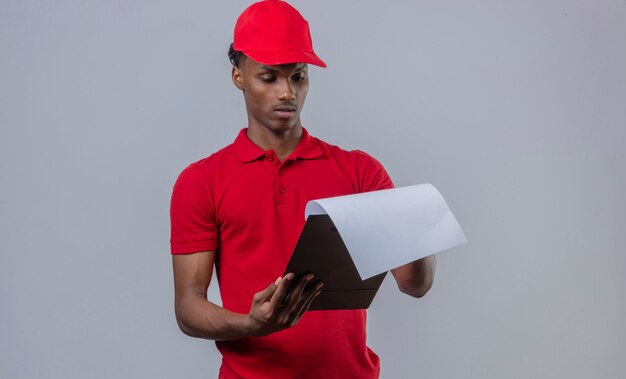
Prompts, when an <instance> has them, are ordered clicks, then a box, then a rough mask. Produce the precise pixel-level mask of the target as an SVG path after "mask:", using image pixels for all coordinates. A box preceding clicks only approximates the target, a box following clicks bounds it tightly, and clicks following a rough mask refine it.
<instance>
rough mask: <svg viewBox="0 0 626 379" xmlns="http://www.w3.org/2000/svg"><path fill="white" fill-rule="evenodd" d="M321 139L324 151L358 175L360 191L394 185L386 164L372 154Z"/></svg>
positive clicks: (343, 166) (341, 165) (320, 142)
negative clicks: (344, 147) (347, 148)
mask: <svg viewBox="0 0 626 379" xmlns="http://www.w3.org/2000/svg"><path fill="white" fill-rule="evenodd" d="M317 140H318V141H319V144H320V147H321V149H322V151H323V152H324V153H325V154H326V155H327V156H328V157H330V159H333V160H335V161H336V162H337V164H339V165H340V167H342V168H344V169H347V170H349V171H351V172H353V173H355V174H356V176H357V181H358V183H359V192H367V191H372V190H376V189H384V188H391V187H393V182H392V181H391V178H390V177H389V174H387V171H386V170H385V168H384V166H383V165H382V164H381V163H380V162H379V161H378V160H377V159H376V158H374V157H373V156H372V155H370V154H368V153H366V152H365V151H363V150H359V149H355V150H346V149H343V148H341V147H339V146H336V145H333V144H330V143H328V142H325V141H322V140H320V139H317Z"/></svg>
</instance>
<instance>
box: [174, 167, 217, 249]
mask: <svg viewBox="0 0 626 379" xmlns="http://www.w3.org/2000/svg"><path fill="white" fill-rule="evenodd" d="M202 173H203V172H202V171H201V170H199V169H198V167H195V166H194V165H190V166H189V167H187V168H186V169H185V170H183V172H181V174H180V175H179V176H178V179H177V180H176V183H175V184H174V189H173V191H172V199H171V202H170V222H171V239H170V245H171V253H172V254H187V253H197V252H200V251H214V250H216V249H217V245H218V227H217V224H216V222H215V208H214V206H213V204H212V202H211V196H210V191H209V190H210V188H209V185H208V182H207V180H206V177H203V175H202Z"/></svg>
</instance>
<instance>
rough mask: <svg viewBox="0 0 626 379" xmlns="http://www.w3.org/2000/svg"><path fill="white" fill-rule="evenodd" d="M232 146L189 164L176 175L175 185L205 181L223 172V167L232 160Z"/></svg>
mask: <svg viewBox="0 0 626 379" xmlns="http://www.w3.org/2000/svg"><path fill="white" fill-rule="evenodd" d="M233 155H234V151H233V145H232V144H231V145H228V146H225V147H223V148H222V149H220V150H218V151H216V152H214V153H213V154H211V155H209V156H207V157H205V158H202V159H199V160H197V161H195V162H192V163H190V164H189V165H188V166H187V167H185V168H184V169H183V170H182V171H181V172H180V174H179V175H178V179H177V183H178V182H181V181H192V182H197V181H206V180H208V179H210V178H211V177H215V173H216V172H218V171H220V170H223V169H224V166H225V165H227V164H228V162H229V161H230V160H232V159H233Z"/></svg>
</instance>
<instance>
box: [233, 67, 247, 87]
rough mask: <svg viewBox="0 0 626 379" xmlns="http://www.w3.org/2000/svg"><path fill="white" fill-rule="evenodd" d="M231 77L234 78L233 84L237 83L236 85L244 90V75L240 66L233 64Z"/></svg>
mask: <svg viewBox="0 0 626 379" xmlns="http://www.w3.org/2000/svg"><path fill="white" fill-rule="evenodd" d="M231 77H232V79H233V84H235V87H237V88H239V89H240V90H242V91H243V90H244V89H243V75H242V74H241V69H240V68H239V67H235V66H233V70H232V72H231Z"/></svg>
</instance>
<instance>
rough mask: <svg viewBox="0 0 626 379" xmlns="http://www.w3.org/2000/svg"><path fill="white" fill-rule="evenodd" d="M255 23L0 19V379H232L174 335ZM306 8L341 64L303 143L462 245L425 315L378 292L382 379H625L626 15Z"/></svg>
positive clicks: (137, 4) (240, 116)
mask: <svg viewBox="0 0 626 379" xmlns="http://www.w3.org/2000/svg"><path fill="white" fill-rule="evenodd" d="M247 4H248V2H244V1H240V0H237V1H233V0H229V1H221V2H214V1H164V0H161V1H145V0H142V1H139V0H137V1H121V0H115V1H70V0H59V1H43V0H38V1H25V0H19V1H18V0H0V49H1V50H0V127H1V129H0V170H1V171H0V174H1V186H0V233H1V238H0V341H2V342H1V343H0V377H2V378H183V377H185V378H215V377H216V373H217V368H218V366H219V355H218V353H217V351H216V350H215V348H214V346H213V344H212V342H209V341H204V340H196V339H192V338H189V337H186V336H184V335H183V334H182V333H181V332H180V331H179V330H178V328H177V326H176V322H175V319H174V312H173V291H172V287H173V286H172V275H171V258H170V255H169V250H168V249H169V247H168V242H169V216H168V209H169V196H170V194H171V186H172V184H173V182H174V180H175V178H176V176H177V174H178V172H179V171H180V170H182V169H183V168H184V167H185V166H186V165H187V164H188V163H190V162H192V161H195V160H197V159H200V158H202V157H204V156H207V155H209V154H210V153H212V152H213V151H215V150H217V149H219V148H220V147H222V146H224V145H226V144H228V143H230V142H231V141H232V140H233V139H234V138H235V136H236V133H237V131H238V130H239V129H240V128H242V127H245V126H246V119H245V110H244V105H243V100H242V98H241V94H240V93H239V92H238V91H237V90H236V89H235V88H234V86H233V85H232V83H231V81H230V67H229V63H228V60H227V57H226V50H227V48H228V45H229V43H230V42H231V39H232V28H233V26H234V23H235V20H236V18H237V16H238V15H239V13H240V12H241V11H242V10H243V9H244V8H245V7H246V6H247ZM292 4H294V5H295V6H296V7H297V8H298V9H299V10H300V11H301V12H302V13H303V14H304V15H305V17H306V18H307V19H308V20H309V22H310V24H311V28H312V34H313V38H314V44H315V47H316V50H317V52H318V54H319V55H320V56H321V57H322V58H323V59H324V60H325V61H326V62H327V63H328V66H329V67H328V69H324V70H322V69H318V68H314V67H311V70H310V72H311V74H310V76H311V79H310V80H311V88H310V92H309V97H308V99H307V104H306V107H305V110H304V113H303V123H304V125H305V127H307V129H308V130H309V131H310V132H311V134H313V135H315V136H317V137H320V138H322V139H325V140H327V141H328V142H331V143H334V144H338V145H340V146H342V147H344V148H360V149H363V150H365V151H367V152H369V153H370V154H372V155H374V156H375V157H377V158H378V159H379V160H380V161H381V162H382V163H383V164H384V165H385V166H386V168H387V169H388V171H389V173H390V174H391V176H392V178H393V179H394V181H395V183H396V185H399V186H400V185H410V184H417V183H424V182H430V183H432V184H433V185H435V186H436V187H437V188H438V189H439V190H440V191H441V193H442V194H443V195H444V197H445V198H446V200H447V201H448V203H449V205H450V207H451V209H452V211H453V212H454V214H455V215H456V217H457V219H458V220H459V222H460V224H461V225H462V226H463V229H464V231H465V233H466V235H467V237H468V239H469V241H470V242H469V244H466V245H463V246H462V247H459V248H455V249H453V250H450V251H447V252H443V253H441V254H440V255H439V258H438V259H439V261H438V270H437V278H436V283H435V285H434V287H433V289H432V290H431V292H430V293H429V294H428V295H427V296H426V297H425V298H423V299H420V300H415V299H411V298H409V297H407V296H404V295H402V294H400V293H399V292H398V291H397V289H396V288H395V285H394V283H393V282H392V281H390V280H389V278H388V279H387V280H386V281H385V283H384V284H383V288H382V289H381V292H380V293H379V295H378V296H377V298H376V299H375V301H374V304H373V305H372V307H371V309H370V312H369V325H368V329H369V343H370V345H371V346H372V348H373V349H374V350H375V351H376V352H377V353H378V354H379V355H380V356H381V359H382V370H383V373H382V376H383V378H431V379H432V378H442V379H449V378H569V379H574V378H581V379H582V378H617V377H620V376H622V375H623V373H624V372H625V371H626V360H624V354H625V353H626V323H625V322H624V320H625V319H626V296H624V289H625V288H626V258H625V255H624V245H625V243H626V233H625V230H624V229H625V225H626V197H625V196H624V193H626V179H625V176H626V175H625V174H626V152H625V145H626V131H625V127H626V2H624V1H622V0H614V1H609V0H603V1H565V0H552V1H523V2H522V1H509V0H505V1H495V0H490V1H475V2H469V1H399V0H398V1H384V2H383V1H341V2H340V1H327V0H321V1H304V0H301V1H295V0H294V1H293V2H292ZM211 289H212V290H211V296H212V298H213V299H216V292H215V286H213V287H212V288H211Z"/></svg>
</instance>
